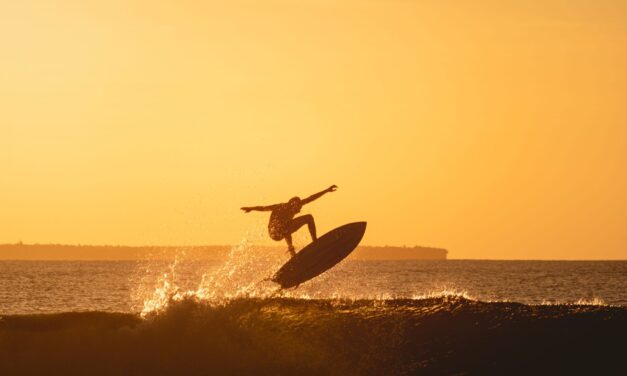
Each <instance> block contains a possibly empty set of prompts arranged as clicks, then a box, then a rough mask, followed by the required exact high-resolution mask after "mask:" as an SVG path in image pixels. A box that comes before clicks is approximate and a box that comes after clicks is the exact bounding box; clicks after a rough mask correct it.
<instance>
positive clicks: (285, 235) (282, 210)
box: [241, 185, 337, 257]
mask: <svg viewBox="0 0 627 376" xmlns="http://www.w3.org/2000/svg"><path fill="white" fill-rule="evenodd" d="M336 189H337V186H336V185H332V186H330V187H329V188H327V189H325V190H324V191H320V192H318V193H316V194H313V195H311V196H309V197H307V198H306V199H304V200H301V199H300V197H292V198H291V199H290V200H289V201H288V202H285V203H280V204H274V205H268V206H244V207H243V208H241V209H242V210H243V211H245V212H246V213H249V212H251V211H252V210H257V211H271V212H272V213H270V222H269V223H268V233H269V234H270V238H272V240H276V241H280V240H282V239H285V241H286V242H287V247H288V248H287V251H288V252H289V253H290V254H291V255H292V257H293V256H294V255H296V252H294V245H293V244H292V234H293V233H294V232H296V231H298V229H299V228H301V227H302V226H304V225H305V224H306V225H307V227H308V228H309V234H311V240H312V241H315V240H316V239H317V238H318V237H317V236H316V223H315V222H314V218H313V216H312V215H311V214H306V215H301V216H299V217H296V218H294V216H295V215H296V214H298V213H299V212H300V209H302V207H303V205H305V204H308V203H310V202H312V201H314V200H316V199H318V198H320V197H322V196H323V195H324V194H325V193H328V192H335V190H336Z"/></svg>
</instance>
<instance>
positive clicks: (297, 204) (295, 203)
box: [287, 196, 303, 211]
mask: <svg viewBox="0 0 627 376" xmlns="http://www.w3.org/2000/svg"><path fill="white" fill-rule="evenodd" d="M287 205H289V207H290V208H294V209H298V210H299V211H300V208H302V207H303V204H302V202H301V201H300V197H298V196H297V197H292V198H290V200H289V201H288V202H287Z"/></svg>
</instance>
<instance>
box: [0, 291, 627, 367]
mask: <svg viewBox="0 0 627 376" xmlns="http://www.w3.org/2000/svg"><path fill="white" fill-rule="evenodd" d="M626 324H627V309H626V308H624V307H610V306H604V305H574V304H568V305H559V304H554V305H535V306H530V305H524V304H519V303H511V302H482V301H476V300H471V299H468V298H465V297H463V296H459V295H448V296H432V297H425V298H421V299H384V300H372V299H359V300H344V299H294V298H285V297H282V298H235V299H229V300H222V301H220V302H211V303H210V302H208V301H201V300H199V299H195V298H186V299H181V300H178V301H175V302H171V303H170V304H168V305H167V307H166V308H165V309H164V310H162V311H159V312H153V313H151V314H149V315H146V317H145V318H142V317H141V316H140V315H139V314H127V313H105V312H66V313H59V314H46V315H13V316H4V317H2V319H1V320H0V374H2V375H41V374H48V375H50V374H56V375H87V374H88V375H214V374H219V375H251V374H255V375H293V374H299V375H321V374H329V375H412V374H427V375H429V374H547V373H559V374H564V373H590V374H625V371H626V367H625V365H624V363H623V361H622V356H623V355H624V354H623V352H624V346H623V345H624V338H625V336H626V335H627V331H626V328H627V325H626Z"/></svg>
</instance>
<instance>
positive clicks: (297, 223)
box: [289, 214, 318, 241]
mask: <svg viewBox="0 0 627 376" xmlns="http://www.w3.org/2000/svg"><path fill="white" fill-rule="evenodd" d="M305 224H307V227H309V234H311V240H312V241H313V240H316V239H318V237H317V236H316V222H314V218H313V216H312V215H311V214H307V215H302V216H300V217H296V218H294V219H292V221H291V222H290V226H289V233H290V234H291V233H294V232H296V231H298V229H299V228H301V227H303V225H305Z"/></svg>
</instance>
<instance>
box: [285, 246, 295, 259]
mask: <svg viewBox="0 0 627 376" xmlns="http://www.w3.org/2000/svg"><path fill="white" fill-rule="evenodd" d="M287 251H288V252H289V253H290V255H291V256H292V257H294V256H296V252H294V246H293V245H290V246H289V247H288V248H287Z"/></svg>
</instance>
